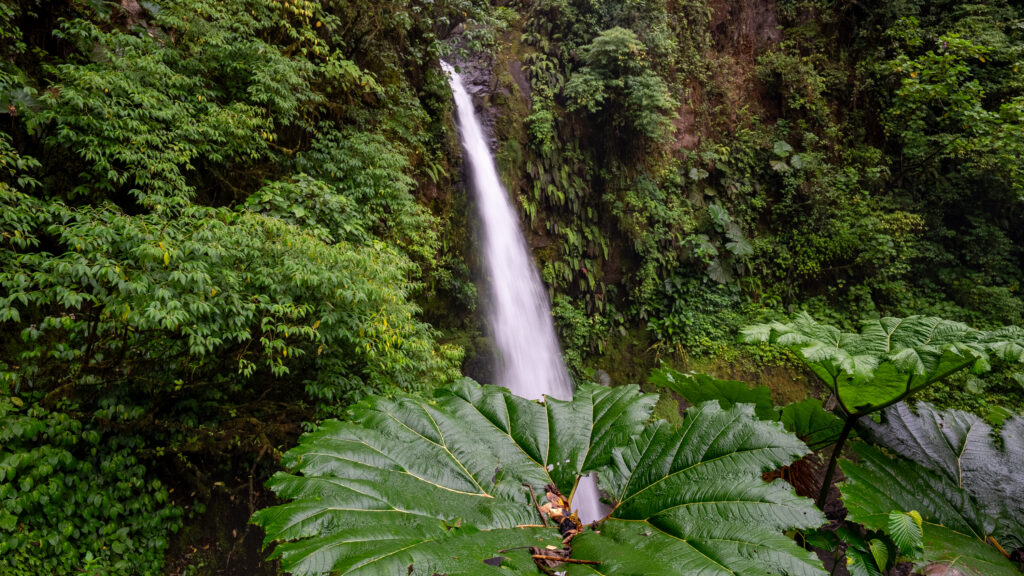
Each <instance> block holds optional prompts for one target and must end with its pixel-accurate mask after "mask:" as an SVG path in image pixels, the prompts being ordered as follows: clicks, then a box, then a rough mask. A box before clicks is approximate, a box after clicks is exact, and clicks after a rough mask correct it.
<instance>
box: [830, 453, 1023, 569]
mask: <svg viewBox="0 0 1024 576" xmlns="http://www.w3.org/2000/svg"><path fill="white" fill-rule="evenodd" d="M854 451H855V452H856V454H857V457H858V461H857V462H856V463H854V462H850V461H843V462H842V469H843V473H844V474H845V475H846V478H847V481H846V482H845V483H844V484H842V485H841V486H840V489H841V491H842V494H843V503H844V504H845V505H846V508H847V510H848V512H849V514H848V518H849V519H850V520H852V521H854V522H859V523H861V524H864V525H865V526H867V527H868V528H871V529H874V530H881V531H884V532H886V533H889V530H890V526H889V518H890V513H891V512H892V511H894V510H916V511H918V512H919V513H920V514H921V516H922V520H923V521H922V528H923V530H922V532H923V534H924V555H923V560H922V561H921V564H940V565H945V566H952V567H956V568H957V569H958V570H960V572H962V573H964V574H967V575H969V576H1019V575H1020V573H1019V572H1018V571H1017V569H1016V568H1015V567H1014V565H1013V563H1011V562H1010V561H1009V560H1008V559H1007V558H1006V557H1005V556H1003V555H1002V554H1001V553H1000V552H999V551H998V550H997V549H996V548H995V547H993V546H990V545H989V544H988V543H987V541H986V540H987V538H988V535H989V534H990V533H991V531H992V526H993V524H994V522H993V519H992V518H991V517H990V516H989V515H988V514H987V513H986V512H985V511H984V509H983V508H982V507H980V506H979V505H978V504H977V503H976V502H975V501H974V499H973V498H971V496H970V494H968V493H967V492H966V491H965V490H963V489H961V488H959V487H957V486H956V485H955V484H953V483H951V482H949V481H947V480H946V479H945V478H943V477H942V476H939V475H937V474H934V473H933V472H931V471H929V470H926V469H925V468H922V467H921V466H919V465H917V464H916V463H914V462H911V461H909V460H904V459H901V458H893V457H890V456H888V455H886V454H885V453H883V452H882V451H881V450H879V449H877V448H874V447H872V446H870V445H867V444H863V443H858V444H857V445H856V446H855V447H854Z"/></svg>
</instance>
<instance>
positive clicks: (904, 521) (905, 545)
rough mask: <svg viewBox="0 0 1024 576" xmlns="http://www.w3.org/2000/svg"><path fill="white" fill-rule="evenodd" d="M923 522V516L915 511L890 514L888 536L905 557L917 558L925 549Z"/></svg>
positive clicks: (894, 511) (897, 511)
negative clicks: (922, 549)
mask: <svg viewBox="0 0 1024 576" xmlns="http://www.w3.org/2000/svg"><path fill="white" fill-rule="evenodd" d="M922 522H923V519H922V518H921V515H920V514H918V513H917V512H915V511H911V512H909V513H908V512H900V511H899V510H893V511H892V512H890V513H889V528H888V534H889V536H890V537H892V541H893V542H895V543H896V546H897V547H898V548H899V549H900V553H901V554H903V555H904V556H907V557H910V558H916V557H917V556H918V555H919V554H920V551H921V548H923V547H924V533H923V532H922Z"/></svg>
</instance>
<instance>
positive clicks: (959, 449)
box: [863, 403, 1024, 541]
mask: <svg viewBox="0 0 1024 576" xmlns="http://www.w3.org/2000/svg"><path fill="white" fill-rule="evenodd" d="M863 433H864V434H865V435H867V437H868V438H870V439H871V440H872V441H873V442H875V443H878V444H882V445H884V446H887V447H889V448H892V449H893V450H895V451H896V452H899V453H900V454H901V455H903V456H905V457H907V458H910V459H911V460H913V461H914V462H917V463H918V464H920V465H922V466H924V467H926V468H928V469H929V470H932V471H933V472H937V473H938V474H940V475H942V476H943V477H944V478H945V479H946V481H948V482H950V483H952V484H953V485H955V486H957V487H959V488H962V489H964V490H966V491H967V492H968V493H969V494H970V495H971V496H973V497H974V499H975V500H977V501H978V502H979V503H980V504H981V505H982V506H983V507H984V508H985V510H986V511H987V512H988V513H989V514H991V515H993V516H994V517H996V518H997V519H998V526H997V529H996V534H997V535H999V536H1000V537H1001V538H1005V537H1008V536H1009V537H1012V538H1014V539H1016V540H1017V541H1024V478H1022V477H1021V466H1022V465H1024V418H1020V417H1012V418H1009V419H1007V420H1005V421H1004V422H1003V425H1002V432H1001V434H1000V436H999V438H998V439H997V437H996V436H995V435H994V434H993V430H992V427H991V426H990V425H989V424H988V423H986V422H985V420H984V419H982V418H981V417H979V416H976V415H974V414H970V413H968V412H962V411H959V410H947V411H944V412H939V411H937V410H936V409H935V408H933V407H932V406H931V405H929V404H925V403H921V404H918V405H917V406H916V407H915V409H914V410H911V408H910V407H909V406H908V405H906V404H904V403H899V404H896V405H894V406H890V407H889V408H887V409H886V410H885V411H883V412H882V419H881V422H879V423H875V422H871V421H867V422H865V423H864V425H863ZM997 440H1001V441H1000V442H998V443H997Z"/></svg>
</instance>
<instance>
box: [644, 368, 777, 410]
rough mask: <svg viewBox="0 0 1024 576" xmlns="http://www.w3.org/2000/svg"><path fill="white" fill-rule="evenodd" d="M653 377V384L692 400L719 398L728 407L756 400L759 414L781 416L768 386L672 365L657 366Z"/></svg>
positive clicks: (704, 400) (690, 401) (699, 402)
mask: <svg viewBox="0 0 1024 576" xmlns="http://www.w3.org/2000/svg"><path fill="white" fill-rule="evenodd" d="M649 380H650V382H651V383H652V384H656V385H658V386H661V387H663V388H668V389H669V390H672V391H673V392H675V393H676V394H679V395H680V396H682V397H683V398H686V401H687V402H689V403H690V404H701V403H702V402H707V401H709V400H717V401H718V403H719V404H720V405H721V406H722V408H726V409H728V408H731V407H732V406H733V405H734V404H753V405H754V413H755V414H757V417H758V418H760V419H762V420H777V419H778V418H777V416H778V415H777V414H776V413H775V406H774V404H772V394H771V390H770V389H769V388H768V387H767V386H755V387H753V388H751V387H750V386H748V385H747V383H746V382H739V381H736V380H718V379H717V378H712V377H711V376H708V375H707V374H683V373H682V372H677V371H675V370H672V369H670V368H662V369H659V370H655V371H654V372H652V373H651V377H650V378H649Z"/></svg>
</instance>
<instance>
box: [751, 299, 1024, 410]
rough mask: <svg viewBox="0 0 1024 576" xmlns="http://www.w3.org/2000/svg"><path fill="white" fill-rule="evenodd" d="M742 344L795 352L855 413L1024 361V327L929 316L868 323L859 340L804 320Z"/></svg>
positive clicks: (756, 332)
mask: <svg viewBox="0 0 1024 576" xmlns="http://www.w3.org/2000/svg"><path fill="white" fill-rule="evenodd" d="M743 339H744V340H745V341H747V342H776V343H778V344H780V345H783V346H787V347H790V348H792V349H794V350H795V351H796V352H797V353H798V354H800V356H801V358H802V359H803V361H804V362H805V363H806V364H807V366H808V367H809V368H811V370H813V371H814V373H815V374H817V375H818V376H819V377H820V378H821V379H822V380H823V381H825V382H826V383H827V384H828V385H829V386H831V387H832V389H833V390H834V391H835V392H836V394H837V395H838V397H839V400H840V401H841V402H842V405H843V407H844V409H845V410H846V411H847V412H848V413H851V414H865V413H868V412H871V411H872V410H874V409H876V408H880V407H883V406H886V405H888V404H890V403H893V402H896V401H898V400H900V399H901V398H902V397H905V396H907V395H909V394H911V393H913V392H914V391H916V390H919V389H921V388H923V387H925V386H927V385H929V384H932V383H934V382H937V381H939V380H942V379H943V378H946V377H948V376H949V375H951V374H953V373H955V372H958V371H960V370H963V369H965V368H969V367H972V366H973V367H974V368H975V369H976V370H979V371H981V370H986V369H988V367H989V362H990V356H995V357H997V358H1000V359H1003V360H1006V361H1010V362H1022V361H1024V331H1022V330H1021V329H1020V328H1017V327H1012V326H1011V327H1006V328H1002V329H999V330H993V331H983V330H976V329H974V328H971V327H969V326H967V325H966V324H962V323H960V322H953V321H950V320H943V319H942V318H936V317H929V316H908V317H906V318H889V317H887V318H878V319H873V320H866V321H864V322H863V323H862V326H861V331H860V332H859V333H856V332H844V331H842V330H840V329H839V328H836V327H835V326H829V325H827V324H820V323H818V322H817V321H815V320H814V318H812V317H811V316H810V315H809V314H807V313H799V314H797V315H796V316H794V317H793V320H792V322H789V323H786V324H784V323H780V322H773V323H770V324H761V325H757V326H750V327H747V328H745V329H744V330H743Z"/></svg>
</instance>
